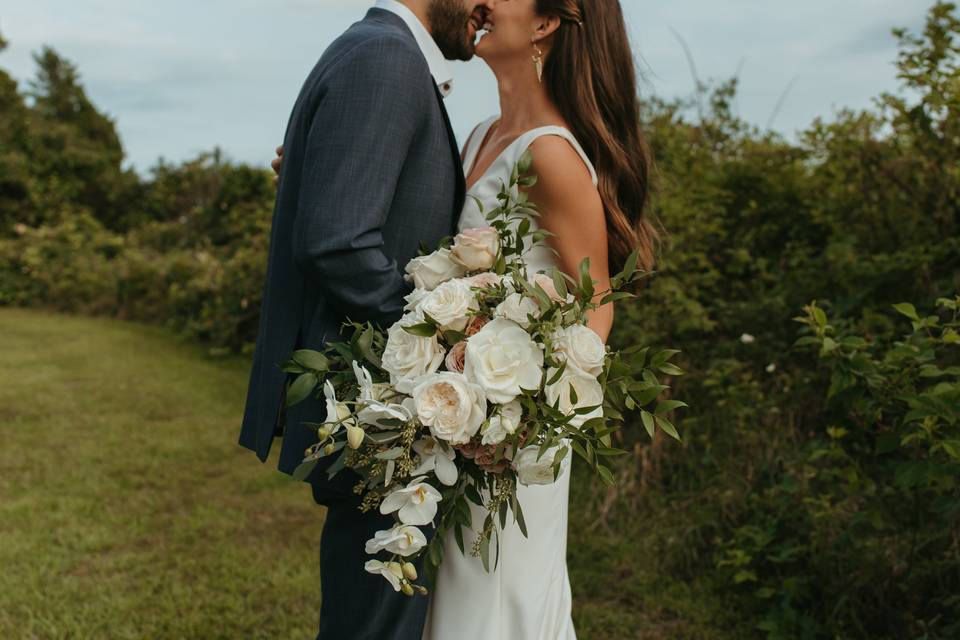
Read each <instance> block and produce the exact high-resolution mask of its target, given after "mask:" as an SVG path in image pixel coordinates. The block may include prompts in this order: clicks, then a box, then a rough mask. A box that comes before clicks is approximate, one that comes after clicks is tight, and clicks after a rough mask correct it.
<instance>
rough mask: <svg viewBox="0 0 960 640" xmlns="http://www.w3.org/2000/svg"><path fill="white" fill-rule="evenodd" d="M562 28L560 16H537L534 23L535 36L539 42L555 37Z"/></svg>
mask: <svg viewBox="0 0 960 640" xmlns="http://www.w3.org/2000/svg"><path fill="white" fill-rule="evenodd" d="M559 28H560V17H559V16H537V19H536V20H535V21H534V23H533V36H534V38H536V39H537V40H538V41H539V40H543V39H544V38H548V37H549V36H551V35H553V32H554V31H556V30H557V29H559Z"/></svg>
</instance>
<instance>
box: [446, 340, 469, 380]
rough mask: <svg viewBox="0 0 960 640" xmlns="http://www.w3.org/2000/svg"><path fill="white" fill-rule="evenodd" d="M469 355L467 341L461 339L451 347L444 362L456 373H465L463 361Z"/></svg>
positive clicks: (448, 368) (449, 369)
mask: <svg viewBox="0 0 960 640" xmlns="http://www.w3.org/2000/svg"><path fill="white" fill-rule="evenodd" d="M466 355H467V343H466V342H465V341H462V340H461V341H460V342H458V343H457V344H455V345H453V348H452V349H450V352H449V353H447V357H446V359H445V360H444V362H445V363H446V365H447V371H453V372H455V373H463V361H464V359H465V358H466Z"/></svg>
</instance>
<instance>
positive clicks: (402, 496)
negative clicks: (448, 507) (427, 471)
mask: <svg viewBox="0 0 960 640" xmlns="http://www.w3.org/2000/svg"><path fill="white" fill-rule="evenodd" d="M440 500H441V496H440V492H439V491H437V490H436V489H435V488H433V487H432V486H430V485H429V484H427V483H426V482H423V476H420V477H419V478H414V479H413V480H411V481H410V484H408V485H407V486H406V487H404V488H403V489H397V490H395V491H394V492H392V493H391V494H390V495H388V496H387V497H386V498H384V499H383V502H381V503H380V513H382V514H383V515H387V514H389V513H393V512H394V511H398V512H399V513H398V514H397V516H398V517H399V518H400V522H402V523H403V524H411V525H424V524H430V523H431V522H433V518H434V516H436V515H437V504H438V503H439V502H440Z"/></svg>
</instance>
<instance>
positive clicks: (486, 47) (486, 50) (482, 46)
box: [474, 34, 493, 59]
mask: <svg viewBox="0 0 960 640" xmlns="http://www.w3.org/2000/svg"><path fill="white" fill-rule="evenodd" d="M492 50H493V48H492V47H491V46H490V36H489V34H488V35H484V36H481V38H480V39H479V40H477V44H476V45H475V46H474V51H475V52H476V54H477V57H478V58H483V59H486V57H487V56H488V55H489V54H490V53H491V51H492Z"/></svg>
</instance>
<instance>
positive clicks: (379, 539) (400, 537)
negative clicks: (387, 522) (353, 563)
mask: <svg viewBox="0 0 960 640" xmlns="http://www.w3.org/2000/svg"><path fill="white" fill-rule="evenodd" d="M425 546H427V537H426V536H425V535H423V531H420V529H418V528H416V527H412V526H409V525H405V524H400V525H397V526H395V527H394V528H392V529H385V530H383V531H377V532H376V533H375V534H373V537H372V538H370V539H369V540H367V544H366V552H367V553H371V554H373V553H379V552H381V551H388V552H390V553H395V554H397V555H400V556H412V555H413V554H415V553H416V552H417V551H420V549H423V548H424V547H425Z"/></svg>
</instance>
